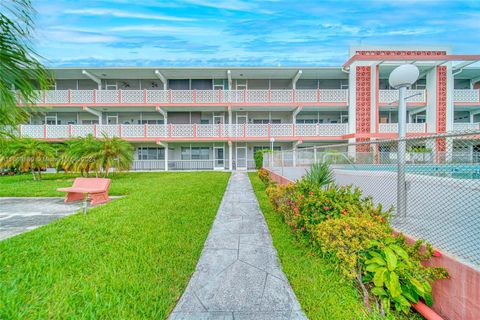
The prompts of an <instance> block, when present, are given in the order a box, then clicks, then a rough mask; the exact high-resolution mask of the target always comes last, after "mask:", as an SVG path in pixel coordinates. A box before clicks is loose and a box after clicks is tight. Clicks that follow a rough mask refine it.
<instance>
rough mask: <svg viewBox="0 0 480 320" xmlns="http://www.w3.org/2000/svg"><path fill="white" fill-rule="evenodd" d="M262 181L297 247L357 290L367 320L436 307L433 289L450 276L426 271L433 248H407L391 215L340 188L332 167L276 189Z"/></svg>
mask: <svg viewBox="0 0 480 320" xmlns="http://www.w3.org/2000/svg"><path fill="white" fill-rule="evenodd" d="M258 176H259V179H261V180H262V181H263V182H264V184H265V185H266V188H264V190H265V192H266V196H265V195H264V197H266V198H267V199H268V200H269V202H270V204H271V206H272V207H273V210H274V211H275V212H276V213H277V217H278V218H279V219H280V220H281V221H282V223H283V224H284V225H285V226H286V227H287V228H288V229H289V231H290V233H291V234H293V237H294V238H295V239H296V241H297V243H298V244H302V245H303V246H305V248H308V249H309V250H310V251H311V252H312V253H314V254H315V255H318V256H319V257H323V259H324V260H325V261H328V262H327V263H330V264H331V265H333V267H332V269H336V272H337V274H338V275H341V276H342V278H343V279H344V280H346V281H347V283H349V284H350V285H351V286H355V287H356V288H357V290H358V301H362V302H363V303H361V306H360V307H359V309H361V310H362V312H363V314H364V316H368V317H377V316H378V317H387V318H399V317H408V318H411V317H412V316H413V317H415V316H416V315H415V314H412V313H411V308H410V307H411V304H412V303H417V302H418V301H423V302H425V303H427V304H428V305H431V304H432V296H431V284H432V283H433V282H434V281H435V280H436V279H442V278H445V277H446V276H447V273H446V271H445V270H444V269H442V268H429V267H425V266H424V264H423V262H424V261H427V260H429V259H430V257H431V256H432V254H433V250H432V249H431V247H430V246H429V245H428V244H427V245H426V246H424V245H423V243H422V242H420V241H419V242H416V243H415V244H414V245H407V243H406V241H405V239H404V237H403V236H401V235H397V236H394V235H393V234H392V231H393V229H392V227H391V225H390V223H389V220H390V215H391V210H385V209H384V208H382V207H381V206H374V204H373V202H372V201H371V199H370V198H368V197H364V196H363V195H362V193H361V191H360V190H358V189H354V188H351V187H338V186H335V185H334V184H333V175H332V173H331V170H329V168H328V165H324V164H318V165H314V166H313V167H312V168H311V170H309V172H307V174H306V175H305V177H304V178H302V180H301V181H299V182H297V183H290V184H286V185H277V184H276V183H274V182H273V181H272V180H270V178H269V173H268V171H266V170H260V171H259V172H258ZM252 179H253V177H252ZM425 248H426V249H425ZM279 251H280V250H279ZM286 273H287V276H288V272H287V271H286ZM341 286H342V284H340V283H339V284H338V287H339V288H340V287H341ZM343 286H345V284H343ZM294 288H295V287H294ZM297 290H298V289H297ZM297 290H296V292H297ZM299 299H300V302H301V303H302V298H301V295H299ZM319 303H321V301H319ZM305 309H306V311H307V313H308V307H306V308H305Z"/></svg>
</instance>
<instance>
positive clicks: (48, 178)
mask: <svg viewBox="0 0 480 320" xmlns="http://www.w3.org/2000/svg"><path fill="white" fill-rule="evenodd" d="M228 178H229V174H228V173H219V172H208V173H206V172H192V173H125V174H119V175H117V176H116V177H114V178H113V180H112V185H111V194H115V195H124V197H122V198H120V199H116V200H114V201H112V202H110V203H108V204H106V205H103V206H99V207H95V208H91V209H89V212H88V215H87V216H83V215H82V214H75V215H72V216H69V217H67V218H64V219H60V220H57V221H55V222H53V223H51V224H49V225H46V226H44V227H41V228H39V229H36V230H33V231H31V232H28V233H25V234H22V235H18V236H16V237H13V238H10V239H7V240H4V241H1V242H0V319H41V318H42V319H46V318H61V319H146V318H149V319H162V318H165V317H167V316H168V314H169V313H170V312H171V310H172V309H173V307H174V306H175V303H176V301H177V299H178V298H179V297H180V296H181V294H182V293H183V290H184V289H185V287H186V285H187V283H188V280H189V278H190V277H191V274H192V273H193V271H194V269H195V265H196V263H197V260H198V258H199V256H200V253H201V249H202V247H203V244H204V242H205V239H206V237H207V234H208V231H209V230H210V227H211V225H212V222H213V219H214V217H215V214H216V212H217V209H218V206H219V204H220V201H221V199H222V196H223V193H224V191H225V188H226V185H227V181H228ZM30 179H31V177H30V176H16V177H0V193H1V196H56V195H58V194H57V192H56V191H55V189H56V188H57V187H63V186H68V185H71V183H72V181H71V177H69V176H65V175H45V178H44V180H43V181H40V182H33V181H30Z"/></svg>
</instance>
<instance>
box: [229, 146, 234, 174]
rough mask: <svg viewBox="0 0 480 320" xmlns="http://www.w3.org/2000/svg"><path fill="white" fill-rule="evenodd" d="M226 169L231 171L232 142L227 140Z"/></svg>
mask: <svg viewBox="0 0 480 320" xmlns="http://www.w3.org/2000/svg"><path fill="white" fill-rule="evenodd" d="M228 170H229V171H233V143H232V140H228Z"/></svg>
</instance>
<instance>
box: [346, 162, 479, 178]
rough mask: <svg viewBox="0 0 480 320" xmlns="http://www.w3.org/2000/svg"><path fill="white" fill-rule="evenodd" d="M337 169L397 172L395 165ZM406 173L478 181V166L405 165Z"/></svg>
mask: <svg viewBox="0 0 480 320" xmlns="http://www.w3.org/2000/svg"><path fill="white" fill-rule="evenodd" d="M338 168H339V169H348V170H358V171H397V165H395V164H393V165H392V164H351V165H344V166H338ZM405 170H406V172H407V173H415V174H421V175H428V176H435V177H446V178H454V179H480V163H479V164H467V165H466V164H446V165H437V164H430V165H429V164H407V165H406V169H405Z"/></svg>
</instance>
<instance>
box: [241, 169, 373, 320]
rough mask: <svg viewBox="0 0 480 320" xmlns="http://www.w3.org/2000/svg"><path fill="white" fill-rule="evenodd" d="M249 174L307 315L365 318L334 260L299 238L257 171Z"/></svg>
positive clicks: (360, 305)
mask: <svg viewBox="0 0 480 320" xmlns="http://www.w3.org/2000/svg"><path fill="white" fill-rule="evenodd" d="M249 175H250V181H251V182H252V185H253V189H254V190H255V194H256V195H257V199H258V202H259V203H260V208H261V209H262V212H263V215H264V216H265V219H266V221H267V224H268V228H269V230H270V233H271V234H272V238H273V245H274V247H275V248H276V249H277V251H278V256H279V258H280V261H281V263H282V269H283V271H284V272H285V274H286V275H287V277H288V280H289V281H290V284H291V285H292V287H293V290H294V291H295V294H296V295H297V298H298V300H299V301H300V304H301V306H302V309H303V310H304V311H305V313H306V314H307V316H308V317H309V318H310V319H342V320H343V319H358V318H363V317H364V315H363V313H362V312H361V307H362V303H361V302H360V300H359V297H358V292H357V290H356V289H355V288H354V286H353V285H352V284H351V282H349V281H346V280H344V278H342V276H341V275H340V273H339V271H337V270H335V266H334V265H333V264H332V263H330V262H329V261H328V260H326V259H324V258H322V257H320V256H318V255H315V254H314V253H313V252H312V251H311V249H310V248H308V247H307V246H305V245H304V244H302V243H300V242H299V241H298V240H296V238H295V237H294V236H293V235H292V233H291V231H290V228H289V227H288V226H287V224H285V223H284V222H283V221H282V218H281V216H280V215H278V214H276V213H275V212H274V210H273V208H272V206H271V205H270V203H269V201H268V197H267V195H266V193H265V185H264V184H263V182H262V181H261V180H260V179H259V178H258V176H257V173H253V172H252V173H250V174H249Z"/></svg>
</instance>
